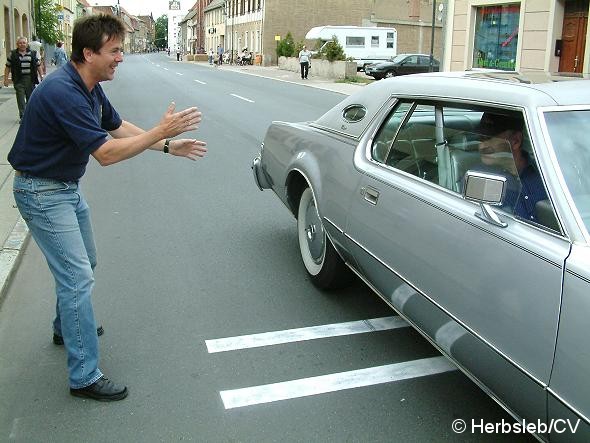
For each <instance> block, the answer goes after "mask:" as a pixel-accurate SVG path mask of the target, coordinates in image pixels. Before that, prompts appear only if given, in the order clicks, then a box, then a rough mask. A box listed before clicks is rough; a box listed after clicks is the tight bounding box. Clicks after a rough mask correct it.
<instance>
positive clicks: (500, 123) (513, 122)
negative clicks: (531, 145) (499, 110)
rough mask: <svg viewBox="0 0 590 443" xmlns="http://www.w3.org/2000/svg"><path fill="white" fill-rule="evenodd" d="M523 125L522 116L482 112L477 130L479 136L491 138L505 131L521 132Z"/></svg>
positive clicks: (513, 113)
mask: <svg viewBox="0 0 590 443" xmlns="http://www.w3.org/2000/svg"><path fill="white" fill-rule="evenodd" d="M523 125H524V121H523V119H522V114H518V113H515V112H512V113H506V114H495V113H491V112H484V113H483V115H482V116H481V121H480V122H479V128H478V129H479V132H480V133H481V134H484V135H490V136H491V135H496V134H499V133H500V132H503V131H506V130H511V131H522V128H523Z"/></svg>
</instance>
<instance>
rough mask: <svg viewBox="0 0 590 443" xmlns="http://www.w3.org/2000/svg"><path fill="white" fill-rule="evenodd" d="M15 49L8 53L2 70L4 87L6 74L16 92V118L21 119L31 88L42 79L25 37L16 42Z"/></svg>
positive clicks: (38, 62) (38, 66)
mask: <svg viewBox="0 0 590 443" xmlns="http://www.w3.org/2000/svg"><path fill="white" fill-rule="evenodd" d="M16 45H17V48H16V49H13V50H12V51H10V54H9V55H8V59H7V60H6V66H5V68H4V86H8V74H9V73H10V75H11V77H12V84H13V85H14V91H15V92H16V103H17V105H18V118H19V120H20V119H22V118H23V114H24V112H25V107H26V106H27V103H28V102H29V99H30V98H31V94H32V92H33V88H34V87H35V85H36V84H37V83H39V81H41V80H42V79H43V70H42V68H41V62H40V60H39V56H38V54H37V52H36V51H31V50H30V49H29V45H28V41H27V38H26V37H19V38H18V39H17V40H16Z"/></svg>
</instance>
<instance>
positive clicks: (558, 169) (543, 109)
mask: <svg viewBox="0 0 590 443" xmlns="http://www.w3.org/2000/svg"><path fill="white" fill-rule="evenodd" d="M567 111H590V106H588V105H570V106H544V107H540V108H538V109H537V115H538V117H539V123H540V124H541V132H542V133H543V137H544V138H545V143H546V144H547V147H548V148H549V149H548V151H549V153H548V154H549V158H550V160H551V163H552V166H553V169H554V170H555V173H556V175H557V179H558V181H559V185H560V187H561V189H562V191H563V194H564V196H565V199H566V202H567V205H568V206H569V208H570V211H571V213H572V214H573V216H574V219H575V220H576V224H577V225H578V229H579V230H580V232H581V233H582V237H584V241H585V242H586V243H587V244H588V243H590V233H589V232H588V229H587V228H586V225H585V223H584V220H582V217H581V215H580V211H579V210H578V207H577V206H576V204H575V202H574V199H573V197H572V195H571V193H570V190H569V188H568V186H567V184H566V181H565V177H564V176H563V172H562V170H561V167H560V166H559V162H558V161H557V156H556V155H555V148H554V147H553V143H552V141H551V137H550V136H549V129H548V128H547V122H546V121H545V113H548V112H567Z"/></svg>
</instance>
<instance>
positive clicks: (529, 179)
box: [373, 101, 559, 231]
mask: <svg viewBox="0 0 590 443" xmlns="http://www.w3.org/2000/svg"><path fill="white" fill-rule="evenodd" d="M437 115H438V119H439V121H440V122H441V127H440V128H438V129H437V126H436V121H437ZM524 122H525V120H524V118H523V115H522V113H520V112H513V111H506V110H499V109H489V108H488V109H486V108H483V107H475V106H474V107H469V106H463V105H457V106H454V105H447V106H444V105H440V104H429V103H414V102H403V101H402V102H400V103H399V104H398V105H397V107H396V109H395V110H394V111H393V112H392V113H391V114H390V115H389V117H388V118H387V119H386V120H385V122H384V123H383V126H382V127H381V129H380V130H379V131H378V135H377V137H375V140H374V143H373V159H374V160H375V161H378V162H380V163H383V164H385V165H387V166H390V167H393V168H395V169H398V170H400V171H403V172H405V173H408V174H411V175H413V176H416V177H419V178H420V179H422V180H426V181H428V182H431V183H434V184H436V185H439V186H442V187H444V188H446V189H448V190H450V191H453V192H455V193H457V194H458V195H460V194H461V192H462V190H463V180H464V177H465V174H466V173H467V171H469V170H474V171H480V172H487V173H494V174H498V175H502V176H503V177H505V178H506V179H507V192H506V197H505V200H504V204H503V205H502V206H501V207H499V208H498V210H500V211H503V212H505V213H507V214H509V215H512V216H514V217H517V218H519V219H522V220H526V221H527V222H530V223H535V224H539V225H542V226H545V227H548V228H551V229H553V230H555V231H559V227H558V224H557V221H556V218H555V213H554V211H553V207H552V205H551V203H550V202H549V200H548V197H547V193H546V190H545V186H544V183H543V180H542V177H541V174H540V173H539V171H538V169H537V165H536V162H535V160H534V155H533V152H532V148H531V145H530V142H529V137H528V131H527V129H526V125H525V123H524ZM392 136H393V137H394V140H393V141H391V140H390V138H391V137H392Z"/></svg>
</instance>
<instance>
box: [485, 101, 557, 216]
mask: <svg viewBox="0 0 590 443" xmlns="http://www.w3.org/2000/svg"><path fill="white" fill-rule="evenodd" d="M523 127H524V121H523V119H522V116H520V115H505V114H494V113H489V112H484V114H483V115H482V117H481V121H480V123H479V131H478V132H479V133H480V134H481V135H482V139H481V141H480V144H479V147H478V149H479V154H480V156H481V162H482V163H483V165H485V166H486V168H485V169H488V168H489V169H488V170H487V171H485V172H492V173H499V174H501V175H503V176H505V177H506V178H507V179H508V181H507V191H506V198H505V200H504V204H503V205H502V207H503V208H504V209H510V208H511V209H512V210H513V213H514V215H516V216H518V217H520V218H523V219H526V220H529V221H532V222H535V223H539V220H538V218H537V214H536V210H535V205H536V203H537V202H538V201H540V200H545V199H547V193H546V191H545V187H544V186H543V180H542V179H541V176H540V174H539V171H538V170H537V168H536V166H535V165H534V164H533V162H531V161H530V156H529V153H528V152H526V151H525V150H524V149H523V139H524V137H523Z"/></svg>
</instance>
